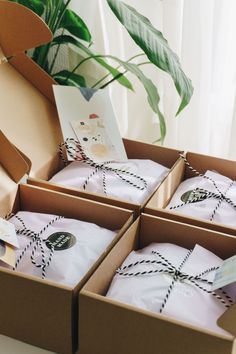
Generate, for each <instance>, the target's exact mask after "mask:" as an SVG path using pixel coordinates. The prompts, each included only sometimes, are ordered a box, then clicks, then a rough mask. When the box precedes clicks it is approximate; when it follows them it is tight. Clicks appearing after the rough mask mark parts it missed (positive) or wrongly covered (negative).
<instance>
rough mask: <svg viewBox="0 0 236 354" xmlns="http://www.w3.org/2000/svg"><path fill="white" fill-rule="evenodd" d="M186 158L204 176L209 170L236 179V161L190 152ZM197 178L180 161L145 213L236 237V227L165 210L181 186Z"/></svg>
mask: <svg viewBox="0 0 236 354" xmlns="http://www.w3.org/2000/svg"><path fill="white" fill-rule="evenodd" d="M186 158H187V161H188V162H189V163H190V165H191V166H192V167H193V168H195V169H196V170H197V171H198V172H200V173H202V174H204V173H205V172H206V171H207V170H212V171H217V172H219V173H220V174H222V175H224V176H227V177H229V178H231V179H232V180H235V179H236V162H235V161H230V160H225V159H220V158H217V157H212V156H207V155H202V154H197V153H192V152H188V153H187V154H186ZM196 176H197V175H196V174H195V173H194V172H192V171H191V170H190V169H189V168H188V167H187V166H186V164H185V163H184V160H183V159H181V160H180V161H178V163H177V164H176V165H175V167H174V168H173V169H172V171H171V172H170V174H169V175H168V176H167V178H166V179H165V181H163V183H162V185H161V186H160V188H159V189H158V190H157V191H156V192H155V193H154V195H153V196H152V198H151V199H150V200H149V202H148V203H147V205H146V207H145V210H144V211H145V213H147V214H151V215H155V216H160V217H165V218H168V219H170V220H176V221H180V222H184V223H187V224H191V225H196V226H199V227H205V228H207V229H211V230H215V231H218V232H223V233H228V234H230V235H234V236H236V227H233V226H230V225H225V224H220V223H216V222H213V221H207V220H203V219H200V218H194V217H191V216H188V215H184V214H183V213H181V208H180V209H176V210H175V211H173V210H168V209H165V207H166V206H167V205H168V203H169V201H170V200H171V198H172V196H173V194H174V193H175V191H176V189H177V188H178V186H179V184H180V183H181V182H182V181H184V180H185V179H187V178H191V177H196ZM235 217H236V213H235Z"/></svg>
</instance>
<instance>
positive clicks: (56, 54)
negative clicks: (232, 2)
mask: <svg viewBox="0 0 236 354" xmlns="http://www.w3.org/2000/svg"><path fill="white" fill-rule="evenodd" d="M64 32H65V30H64V29H63V31H62V35H63V34H64ZM60 46H61V45H60V44H58V45H57V50H56V53H55V55H54V58H53V61H52V64H51V66H50V68H49V70H48V73H49V74H50V75H51V74H52V71H53V69H54V65H55V63H56V59H57V56H58V54H59V50H60Z"/></svg>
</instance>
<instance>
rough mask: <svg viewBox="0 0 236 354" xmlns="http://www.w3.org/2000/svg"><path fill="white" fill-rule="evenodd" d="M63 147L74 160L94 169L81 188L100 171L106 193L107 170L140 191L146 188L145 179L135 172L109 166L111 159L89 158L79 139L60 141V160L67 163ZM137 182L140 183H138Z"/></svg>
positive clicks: (84, 187) (105, 192) (85, 186)
mask: <svg viewBox="0 0 236 354" xmlns="http://www.w3.org/2000/svg"><path fill="white" fill-rule="evenodd" d="M63 149H66V151H67V153H68V154H69V156H70V157H71V158H72V159H73V160H75V161H81V162H83V163H86V164H88V165H90V166H91V167H93V168H94V171H93V172H92V173H91V174H90V175H89V176H88V177H87V178H86V180H85V182H84V184H83V189H86V188H87V185H88V183H89V180H90V179H91V178H92V177H93V176H94V175H95V174H97V173H99V172H101V173H102V186H103V192H104V194H106V195H107V184H106V174H107V172H112V173H114V174H115V175H116V176H117V177H118V178H120V179H121V180H122V181H123V182H125V183H128V184H129V185H130V186H132V187H134V188H137V189H139V190H141V191H143V190H145V189H147V181H146V180H145V179H144V178H143V177H141V176H139V175H136V174H135V173H132V172H129V171H126V170H124V169H119V168H113V167H111V166H109V164H110V163H112V161H106V162H102V163H97V162H95V161H93V160H92V159H91V158H89V157H88V156H87V155H86V154H85V152H84V151H83V148H82V146H81V144H80V142H79V141H77V140H75V139H73V138H68V139H66V140H65V142H64V143H61V144H60V146H59V153H60V157H61V159H62V161H63V162H64V164H65V165H66V164H67V161H66V159H65V158H64V155H63ZM126 177H132V178H133V179H134V180H136V183H135V182H133V181H131V180H130V179H128V178H126ZM138 182H139V183H140V184H138Z"/></svg>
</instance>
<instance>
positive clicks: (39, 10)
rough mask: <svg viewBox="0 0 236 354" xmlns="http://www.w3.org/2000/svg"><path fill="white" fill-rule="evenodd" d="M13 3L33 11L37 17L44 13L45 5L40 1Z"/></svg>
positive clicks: (29, 0)
mask: <svg viewBox="0 0 236 354" xmlns="http://www.w3.org/2000/svg"><path fill="white" fill-rule="evenodd" d="M14 2H17V3H18V4H21V5H24V6H26V7H28V8H29V9H30V10H32V11H34V12H35V13H36V14H37V15H39V16H42V14H43V13H44V9H45V4H44V2H43V1H42V0H17V1H14Z"/></svg>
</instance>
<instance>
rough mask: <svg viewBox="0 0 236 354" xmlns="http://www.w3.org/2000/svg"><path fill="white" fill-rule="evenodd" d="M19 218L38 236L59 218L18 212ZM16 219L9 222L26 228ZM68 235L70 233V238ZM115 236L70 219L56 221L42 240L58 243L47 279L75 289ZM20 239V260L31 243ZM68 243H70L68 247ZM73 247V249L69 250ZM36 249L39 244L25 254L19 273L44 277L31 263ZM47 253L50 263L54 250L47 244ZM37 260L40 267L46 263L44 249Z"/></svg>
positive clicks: (107, 231)
mask: <svg viewBox="0 0 236 354" xmlns="http://www.w3.org/2000/svg"><path fill="white" fill-rule="evenodd" d="M16 216H18V217H20V218H21V219H22V220H23V221H24V224H25V226H26V228H27V229H28V230H31V231H34V232H36V233H39V232H40V231H41V230H42V229H43V228H44V227H45V226H46V225H47V224H48V223H49V222H50V221H52V220H53V219H54V218H55V217H56V216H55V215H50V214H41V213H31V212H24V211H20V212H18V213H17V214H16ZM16 216H13V217H12V218H11V219H10V220H9V221H10V222H11V223H13V224H14V225H15V227H16V230H22V229H23V225H22V223H21V222H20V221H19V220H18V219H17V217H16ZM54 233H59V234H56V235H54V236H52V238H51V237H50V235H52V234H54ZM67 233H69V236H68V234H67ZM61 235H62V236H61ZM71 235H72V236H71ZM115 236H116V233H115V232H113V231H110V230H107V229H105V228H102V227H99V226H97V225H95V224H92V223H89V222H84V221H79V220H74V219H67V218H62V219H60V220H58V221H56V222H55V223H54V224H52V225H51V226H50V227H48V228H46V230H45V231H44V232H43V233H42V235H41V236H40V237H41V238H42V239H43V240H46V239H47V238H48V237H49V240H51V241H55V240H57V242H56V244H57V247H55V250H54V254H53V256H52V261H51V263H50V265H49V266H48V267H47V268H46V279H49V280H53V281H55V282H57V283H61V284H63V285H68V286H71V287H74V286H75V285H76V284H78V283H79V281H80V280H81V279H82V278H83V276H84V275H85V274H86V273H87V272H88V271H89V269H90V268H91V267H92V266H93V264H94V263H95V262H96V261H97V260H98V258H99V257H100V255H101V254H102V253H103V252H104V251H105V250H106V248H107V246H108V245H109V244H110V243H111V242H112V240H113V239H114V237H115ZM18 238H19V245H20V248H19V249H18V250H16V259H18V258H19V256H20V255H21V254H22V250H23V249H24V248H25V246H26V245H27V244H28V243H29V242H30V240H31V238H30V237H29V236H24V235H18ZM67 239H68V240H69V241H68V242H66V243H64V241H66V240H67ZM69 244H70V246H71V247H69V248H68V245H69ZM34 245H35V243H34V244H33V246H31V247H30V248H29V249H28V250H27V251H26V252H25V254H24V256H23V257H22V259H21V261H20V262H19V265H18V267H17V269H16V270H17V271H19V272H23V273H27V274H31V275H35V276H39V277H42V271H41V268H37V267H36V266H35V265H33V264H32V263H31V258H30V257H31V254H32V249H33V247H34ZM56 248H57V249H56ZM64 248H65V249H64ZM43 249H44V251H45V257H46V259H48V256H49V254H50V249H49V248H48V247H47V246H46V244H45V242H43ZM59 249H60V250H59ZM34 258H35V260H36V262H37V263H39V264H41V263H42V261H41V260H42V252H41V249H40V247H37V249H36V251H35V257H34Z"/></svg>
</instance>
